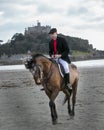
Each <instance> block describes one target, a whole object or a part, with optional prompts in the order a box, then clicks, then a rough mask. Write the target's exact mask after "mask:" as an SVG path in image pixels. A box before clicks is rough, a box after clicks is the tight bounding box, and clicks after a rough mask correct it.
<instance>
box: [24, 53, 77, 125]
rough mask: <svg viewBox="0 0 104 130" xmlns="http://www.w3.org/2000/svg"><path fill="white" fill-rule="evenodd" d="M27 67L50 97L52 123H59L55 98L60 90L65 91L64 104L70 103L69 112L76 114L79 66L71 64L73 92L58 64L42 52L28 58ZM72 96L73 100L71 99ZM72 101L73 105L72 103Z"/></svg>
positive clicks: (71, 114) (72, 114)
mask: <svg viewBox="0 0 104 130" xmlns="http://www.w3.org/2000/svg"><path fill="white" fill-rule="evenodd" d="M25 66H26V68H27V69H29V70H30V72H31V73H32V75H33V78H34V80H35V83H36V84H37V85H42V86H43V88H44V91H45V93H46V95H47V96H48V98H49V107H50V111H51V118H52V123H53V124H57V123H58V115H57V111H56V105H55V99H56V97H57V96H58V94H59V92H60V91H63V93H64V94H65V98H64V101H63V104H65V103H66V102H67V103H68V113H69V115H70V116H74V115H75V103H76V94H77V86H78V80H79V73H78V70H77V67H76V66H75V65H74V64H70V65H69V68H70V84H71V86H72V94H71V93H70V92H69V91H68V89H67V88H66V86H65V83H64V79H63V77H62V76H61V75H60V72H59V68H58V64H57V63H54V62H53V61H52V60H50V59H49V58H47V57H46V56H44V55H42V54H32V58H31V60H27V61H26V63H25ZM71 96H72V100H71ZM70 101H72V106H71V105H70Z"/></svg>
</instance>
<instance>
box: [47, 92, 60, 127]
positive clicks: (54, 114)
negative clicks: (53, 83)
mask: <svg viewBox="0 0 104 130" xmlns="http://www.w3.org/2000/svg"><path fill="white" fill-rule="evenodd" d="M58 93H59V91H57V90H56V91H54V92H52V94H51V97H50V102H49V106H50V110H51V117H52V123H53V124H56V123H57V119H58V116H57V111H56V105H55V103H54V101H55V99H56V97H57V95H58Z"/></svg>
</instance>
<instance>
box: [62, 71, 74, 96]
mask: <svg viewBox="0 0 104 130" xmlns="http://www.w3.org/2000/svg"><path fill="white" fill-rule="evenodd" d="M64 79H65V87H67V89H68V90H69V92H70V94H71V93H72V86H71V85H70V80H69V79H70V74H69V73H66V74H65V76H64Z"/></svg>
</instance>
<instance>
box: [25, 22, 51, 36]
mask: <svg viewBox="0 0 104 130" xmlns="http://www.w3.org/2000/svg"><path fill="white" fill-rule="evenodd" d="M50 29H51V26H48V25H46V26H41V23H40V22H39V21H37V25H36V26H33V27H28V28H26V29H25V32H24V34H25V35H31V34H41V33H48V32H49V31H50Z"/></svg>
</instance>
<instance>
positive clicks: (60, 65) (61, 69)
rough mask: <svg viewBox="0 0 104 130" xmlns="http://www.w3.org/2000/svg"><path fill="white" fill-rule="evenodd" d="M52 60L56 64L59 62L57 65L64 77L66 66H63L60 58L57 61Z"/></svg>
mask: <svg viewBox="0 0 104 130" xmlns="http://www.w3.org/2000/svg"><path fill="white" fill-rule="evenodd" d="M50 61H52V62H53V63H54V64H57V65H58V68H59V73H60V75H61V76H62V78H64V75H65V69H64V66H63V65H62V64H61V63H60V62H59V61H58V60H57V61H55V60H54V59H50Z"/></svg>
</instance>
